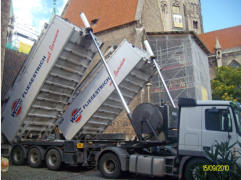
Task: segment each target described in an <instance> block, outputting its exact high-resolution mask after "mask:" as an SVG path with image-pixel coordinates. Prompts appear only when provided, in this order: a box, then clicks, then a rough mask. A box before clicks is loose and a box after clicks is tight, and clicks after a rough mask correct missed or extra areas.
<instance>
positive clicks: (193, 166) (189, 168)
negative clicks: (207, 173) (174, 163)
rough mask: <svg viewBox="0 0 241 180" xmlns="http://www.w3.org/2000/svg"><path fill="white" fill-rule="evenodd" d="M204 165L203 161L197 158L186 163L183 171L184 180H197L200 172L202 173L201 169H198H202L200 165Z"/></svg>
mask: <svg viewBox="0 0 241 180" xmlns="http://www.w3.org/2000/svg"><path fill="white" fill-rule="evenodd" d="M204 164H205V161H204V160H203V159H199V158H195V159H191V160H190V161H188V162H187V165H186V167H185V169H184V179H185V180H196V179H199V178H198V177H199V176H200V171H202V169H200V168H202V165H204ZM206 164H207V163H206ZM205 179H206V178H205Z"/></svg>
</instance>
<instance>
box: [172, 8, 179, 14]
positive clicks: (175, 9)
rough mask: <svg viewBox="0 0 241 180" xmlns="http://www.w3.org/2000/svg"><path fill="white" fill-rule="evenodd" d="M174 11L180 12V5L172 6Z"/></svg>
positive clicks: (175, 12) (174, 12)
mask: <svg viewBox="0 0 241 180" xmlns="http://www.w3.org/2000/svg"><path fill="white" fill-rule="evenodd" d="M172 12H173V14H180V7H178V6H172Z"/></svg>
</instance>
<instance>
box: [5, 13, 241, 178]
mask: <svg viewBox="0 0 241 180" xmlns="http://www.w3.org/2000/svg"><path fill="white" fill-rule="evenodd" d="M81 16H82V19H83V21H84V25H85V26H86V29H80V28H78V27H75V26H74V25H72V24H70V23H69V22H66V21H65V20H63V19H61V18H60V17H55V19H54V20H53V23H52V24H50V26H49V29H47V30H46V32H45V34H44V35H43V37H48V38H46V39H44V38H42V40H41V38H40V41H39V42H38V43H37V45H36V47H38V48H34V50H32V51H33V52H31V54H30V56H29V57H28V59H27V60H26V62H25V64H24V66H23V68H22V69H21V71H20V73H19V75H18V77H17V78H16V81H15V82H14V84H13V86H12V89H10V91H9V93H8V98H7V100H6V103H5V104H4V105H3V112H2V132H3V136H4V137H5V138H6V141H8V143H10V144H11V145H12V150H11V159H12V162H13V163H14V164H16V165H21V164H23V163H24V162H25V161H27V162H28V164H29V165H30V166H31V167H35V168H37V167H40V166H41V165H42V164H43V162H44V161H45V163H46V166H47V167H48V168H49V169H51V170H59V169H60V167H61V166H62V165H63V163H65V164H69V165H80V166H83V167H97V168H98V170H99V171H100V172H101V174H102V175H103V176H104V177H106V178H118V177H119V176H120V175H121V173H122V172H130V173H135V174H141V175H147V176H151V177H163V176H166V175H168V176H175V177H178V178H179V179H181V178H184V179H195V172H196V167H198V166H199V165H200V163H202V161H203V159H206V158H208V157H207V155H206V153H205V151H208V150H210V148H211V146H212V145H213V144H214V143H215V141H218V142H223V141H227V140H229V141H231V142H237V141H238V142H240V140H241V116H240V112H241V108H240V105H234V104H233V103H232V102H230V101H211V100H209V101H198V100H194V99H186V98H182V99H179V102H178V108H177V107H176V106H175V104H174V103H173V101H172V98H171V96H170V93H169V92H168V89H167V87H166V86H165V88H166V91H167V95H168V96H169V98H170V101H171V105H168V104H162V105H161V106H159V105H154V104H150V103H144V104H140V105H138V106H137V107H136V108H135V110H134V111H133V113H131V112H130V110H129V108H128V103H129V102H130V101H131V100H132V99H133V98H134V97H135V96H136V95H137V94H138V93H139V92H140V90H141V89H142V87H143V86H144V85H145V84H146V83H147V82H148V81H149V80H150V78H151V76H152V75H153V73H154V71H155V70H156V71H157V72H158V74H159V75H160V77H161V79H163V77H162V75H161V72H160V68H159V67H158V65H157V63H156V60H155V56H154V55H153V52H152V51H151V48H150V47H149V46H148V45H147V46H146V49H147V52H146V51H144V50H141V49H139V48H137V47H135V46H133V45H132V44H131V43H129V42H127V41H126V40H124V41H123V42H122V43H121V44H120V45H119V46H118V47H117V48H116V49H115V50H114V52H113V53H112V54H111V55H110V56H109V57H108V58H107V60H105V57H104V56H103V55H102V53H101V51H100V48H99V47H100V45H101V42H99V43H98V40H97V38H96V37H95V36H94V34H93V32H92V29H91V27H90V26H89V24H88V21H87V19H86V18H85V16H84V15H83V14H81ZM56 25H59V26H58V27H57V26H56ZM65 26H67V27H69V28H66V27H65ZM51 27H52V28H51ZM54 27H55V28H54ZM56 27H57V28H56ZM62 28H63V30H64V29H69V34H68V33H66V32H63V34H62V35H63V36H59V37H64V35H66V36H67V37H66V39H65V42H63V43H61V41H58V33H61V29H62ZM52 29H53V31H50V30H52ZM57 29H58V30H57ZM70 29H71V30H70ZM57 32H58V33H57ZM71 32H72V34H71ZM56 34H57V35H56ZM75 35H76V36H75ZM49 37H53V41H50V42H49V39H50V40H51V39H52V38H49ZM55 37H56V38H55ZM69 40H72V41H74V42H75V43H74V44H75V45H76V44H77V45H76V46H77V47H76V46H74V47H76V49H75V50H76V51H72V50H71V49H70V52H71V53H73V52H75V53H79V55H80V57H83V58H82V59H81V58H79V57H78V58H75V59H74V60H75V61H74V62H75V63H74V66H71V67H69V68H67V67H68V66H69V65H70V64H71V65H73V63H72V61H73V60H72V57H73V56H72V54H71V56H70V57H66V56H65V57H66V58H65V59H64V58H62V55H63V54H65V53H66V52H65V48H66V46H68V44H69ZM57 41H58V43H57ZM41 44H42V46H41ZM46 44H47V45H46ZM49 44H50V46H51V45H52V44H53V46H55V44H56V45H57V44H58V45H59V46H61V47H59V50H58V51H57V52H56V57H55V58H52V61H51V57H50V60H49V61H50V62H52V63H53V64H52V68H51V67H50V68H49V69H47V67H46V66H47V61H46V60H47V59H48V58H47V56H45V58H44V56H43V54H45V53H47V52H48V50H49V49H48V48H50V46H48V45H49ZM71 44H72V43H71ZM146 44H147V43H145V45H146ZM94 46H95V48H94ZM45 47H46V48H47V49H46V50H44V48H45ZM51 47H52V46H51ZM68 47H69V46H68ZM71 47H73V46H71ZM42 48H43V49H42ZM81 48H82V49H81ZM56 49H57V48H56ZM43 50H44V51H43ZM96 50H97V51H98V52H99V54H100V56H101V59H102V61H103V63H104V65H103V64H101V63H99V64H97V65H96V66H95V67H94V68H93V69H92V70H91V71H90V72H89V73H88V74H87V75H86V76H85V77H84V76H83V75H82V74H81V76H80V77H79V76H78V78H79V79H77V80H75V81H74V82H76V85H75V86H73V87H72V88H71V90H72V91H70V92H69V94H68V96H67V92H68V91H67V90H66V89H70V88H69V87H66V86H67V84H68V85H69V84H70V82H69V81H67V80H65V79H72V78H73V77H76V76H75V75H76V74H78V75H79V73H77V72H79V70H78V69H77V70H76V69H74V68H75V66H76V64H77V63H78V64H82V63H83V62H85V60H86V59H88V60H90V62H89V64H90V63H91V61H92V59H93V57H94V54H95V53H96V52H97V51H96ZM87 52H88V53H87ZM37 54H38V55H37ZM86 54H88V56H87V55H86ZM53 55H54V53H53ZM52 57H54V56H52ZM45 59H46V60H45ZM63 59H64V60H65V62H69V63H70V64H69V63H66V64H62V66H61V68H59V69H61V70H62V71H60V70H59V69H56V67H59V66H60V65H61V64H60V63H61V62H62V60H63ZM44 63H46V64H44ZM40 64H41V65H40ZM42 64H43V65H42ZM89 64H88V65H89ZM39 65H40V67H39ZM44 65H45V68H44V70H46V71H44V70H43V69H41V66H44ZM88 67H89V66H87V67H86V66H85V68H83V69H84V73H85V72H86V71H87V69H88ZM57 70H58V71H57ZM70 70H71V72H74V73H73V74H71V75H70V74H67V73H66V72H69V71H70ZM29 71H31V72H29ZM36 71H37V74H36V73H35V72H36ZM38 73H39V76H38ZM57 73H59V74H58V75H56V76H54V77H58V78H60V77H62V79H57V80H56V81H54V82H51V83H50V82H49V81H50V80H55V79H54V78H53V77H52V76H53V74H54V75H55V74H57ZM61 73H66V74H64V75H62V76H61ZM31 75H32V76H31ZM40 79H41V81H40ZM30 82H31V83H30ZM36 82H38V83H36ZM71 82H72V81H71ZM60 83H62V84H61V85H60ZM163 83H164V85H165V82H164V80H163ZM46 88H48V90H46ZM22 91H23V93H22ZM59 91H60V92H59ZM28 92H29V93H28ZM47 92H48V93H50V94H47ZM30 95H31V96H30ZM25 98H26V99H27V98H29V100H28V101H27V100H26V99H25ZM19 99H20V100H19ZM25 100H26V101H25ZM62 102H64V103H62ZM45 103H46V104H45ZM123 107H124V109H125V111H126V113H127V116H128V117H129V119H130V122H131V124H132V126H133V129H134V131H135V133H136V138H135V139H134V140H129V141H126V140H125V137H124V135H123V134H105V133H104V130H105V129H106V128H107V127H108V126H109V125H111V123H112V122H113V121H114V120H115V118H116V117H117V116H118V115H119V114H120V112H121V111H122V110H123ZM42 127H43V128H42ZM55 129H56V131H58V133H59V136H58V137H57V136H53V135H51V133H53V131H54V130H55ZM59 130H61V132H62V133H60V132H59ZM235 148H236V149H237V150H238V151H240V147H238V146H237V145H235ZM239 163H240V159H239Z"/></svg>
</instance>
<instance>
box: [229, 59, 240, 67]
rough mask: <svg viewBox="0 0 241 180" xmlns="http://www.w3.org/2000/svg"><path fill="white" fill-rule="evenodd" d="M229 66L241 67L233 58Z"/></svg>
mask: <svg viewBox="0 0 241 180" xmlns="http://www.w3.org/2000/svg"><path fill="white" fill-rule="evenodd" d="M229 66H230V67H237V68H239V67H241V65H240V64H239V63H238V62H237V61H236V60H233V61H232V62H231V63H230V64H229Z"/></svg>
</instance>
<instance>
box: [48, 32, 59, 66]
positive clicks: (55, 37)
mask: <svg viewBox="0 0 241 180" xmlns="http://www.w3.org/2000/svg"><path fill="white" fill-rule="evenodd" d="M58 35H59V30H58V29H57V31H56V33H55V36H54V39H53V41H52V44H51V45H50V46H49V49H50V51H49V52H48V58H47V63H48V62H49V60H50V58H51V55H52V53H51V51H53V50H54V47H55V43H56V40H57V38H58Z"/></svg>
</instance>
